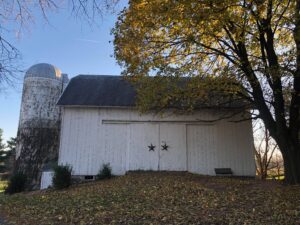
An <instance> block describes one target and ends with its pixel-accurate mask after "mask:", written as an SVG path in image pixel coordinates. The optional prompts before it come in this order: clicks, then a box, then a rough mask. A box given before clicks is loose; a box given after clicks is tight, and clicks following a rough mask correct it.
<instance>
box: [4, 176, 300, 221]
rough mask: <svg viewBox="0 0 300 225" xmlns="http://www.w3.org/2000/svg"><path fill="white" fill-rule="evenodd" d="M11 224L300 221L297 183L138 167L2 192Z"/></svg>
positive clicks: (299, 194) (299, 189)
mask: <svg viewBox="0 0 300 225" xmlns="http://www.w3.org/2000/svg"><path fill="white" fill-rule="evenodd" d="M0 215H2V217H5V219H6V220H7V221H8V222H10V223H11V224H20V225H21V224H32V225H46V224H54V225H55V224H59V225H64V224H80V225H81V224H300V187H299V186H285V185H283V184H282V183H281V182H279V181H265V182H262V181H257V180H245V179H237V178H224V177H207V176H199V175H192V174H189V173H179V172H178V173H176V172H172V173H171V172H170V173H167V172H160V173H158V172H138V173H130V174H128V175H126V176H121V177H115V178H112V179H109V180H103V181H98V182H94V183H88V184H81V185H76V186H72V187H71V188H69V189H68V190H62V191H54V190H50V191H49V190H48V191H37V192H30V193H22V194H16V195H12V196H6V195H0Z"/></svg>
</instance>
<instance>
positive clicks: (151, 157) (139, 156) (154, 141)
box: [128, 123, 160, 170]
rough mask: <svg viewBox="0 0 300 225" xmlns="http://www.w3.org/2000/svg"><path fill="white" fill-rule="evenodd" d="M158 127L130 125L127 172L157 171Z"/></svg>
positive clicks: (143, 124) (148, 124)
mask: <svg viewBox="0 0 300 225" xmlns="http://www.w3.org/2000/svg"><path fill="white" fill-rule="evenodd" d="M159 148H160V146H159V125H158V124H152V123H141V124H140V123H137V124H130V143H129V160H128V162H129V165H128V167H129V168H128V170H158V168H159V165H158V163H159V159H158V158H159Z"/></svg>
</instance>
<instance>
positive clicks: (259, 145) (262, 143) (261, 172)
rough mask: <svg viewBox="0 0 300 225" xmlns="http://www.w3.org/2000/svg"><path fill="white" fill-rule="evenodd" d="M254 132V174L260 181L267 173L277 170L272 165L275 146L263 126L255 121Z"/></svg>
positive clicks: (275, 166)
mask: <svg viewBox="0 0 300 225" xmlns="http://www.w3.org/2000/svg"><path fill="white" fill-rule="evenodd" d="M254 127H255V128H256V130H255V131H254V136H255V137H256V138H255V142H254V150H255V161H256V173H257V175H258V176H259V178H260V179H262V180H265V179H266V178H267V177H268V175H269V172H270V171H271V170H274V169H275V168H277V166H278V165H277V164H274V163H273V162H274V159H275V158H274V157H273V156H274V153H276V150H277V144H276V143H275V142H274V140H273V139H272V138H271V136H270V133H269V131H268V130H267V129H266V128H265V127H264V125H263V124H261V123H260V121H259V120H257V123H256V124H255V125H254Z"/></svg>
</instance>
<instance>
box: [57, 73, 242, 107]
mask: <svg viewBox="0 0 300 225" xmlns="http://www.w3.org/2000/svg"><path fill="white" fill-rule="evenodd" d="M208 95H209V96H210V97H209V98H208V100H206V101H204V102H203V101H200V102H197V103H196V104H197V107H196V108H206V107H209V108H211V107H213V108H215V107H220V108H241V107H242V108H244V107H245V102H243V101H241V100H240V99H231V98H230V99H229V98H228V96H227V97H224V94H222V93H213V92H211V93H208ZM135 103H136V89H135V87H134V86H133V85H131V84H130V82H129V81H127V80H125V79H124V77H122V76H109V75H78V76H76V77H74V78H72V79H71V81H70V82H69V84H68V86H67V87H66V89H65V90H64V92H63V94H62V96H61V97H60V99H59V100H58V103H57V104H58V105H60V106H88V107H134V106H135V105H136V104H135Z"/></svg>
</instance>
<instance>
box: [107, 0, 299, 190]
mask: <svg viewBox="0 0 300 225" xmlns="http://www.w3.org/2000/svg"><path fill="white" fill-rule="evenodd" d="M113 32H114V34H115V41H114V44H115V55H116V58H117V59H118V62H119V63H120V64H121V65H122V66H123V67H124V68H125V70H124V74H126V75H129V76H134V77H135V78H136V79H137V80H139V79H138V78H140V77H144V76H147V75H149V74H155V73H156V74H159V75H160V76H169V77H170V76H172V74H175V76H176V77H177V76H190V77H193V78H197V77H201V78H202V77H205V78H209V79H210V80H213V77H224V78H226V79H230V80H231V81H233V82H217V79H215V81H216V83H217V86H220V85H221V86H222V85H223V86H224V87H221V89H223V90H230V92H231V94H234V95H235V96H238V97H241V98H243V99H244V101H247V102H248V103H249V104H251V105H252V106H253V107H254V108H255V109H256V110H257V111H256V112H258V113H257V115H256V116H257V117H258V118H260V119H262V120H263V122H264V124H265V126H266V128H267V129H268V131H269V133H270V135H271V136H272V137H273V138H274V139H275V140H276V142H277V144H278V146H279V148H280V151H281V153H282V155H283V158H284V166H285V179H286V181H287V182H288V183H291V184H295V183H300V143H299V138H300V134H299V129H300V116H299V115H300V112H299V108H300V0H223V1H213V0H182V1H177V0H164V1H161V0H153V1H147V0H134V1H129V6H128V7H127V8H125V9H124V10H123V11H122V12H121V14H120V16H119V19H118V22H117V23H116V27H115V29H114V30H113ZM202 80H203V79H202ZM200 81H201V79H200ZM160 83H161V82H157V83H156V85H158V86H159V85H160ZM162 83H163V82H162ZM200 83H201V82H198V84H197V85H199V84H200ZM211 83H212V84H213V82H211ZM224 84H225V85H224ZM229 84H233V85H235V87H238V88H228V85H229ZM197 85H196V86H192V88H191V91H190V93H192V94H190V95H191V96H190V97H194V98H197V97H199V95H202V96H203V92H201V91H200V90H199V89H200V88H198V89H197ZM215 86H216V85H215ZM199 87H201V85H200V86H199ZM214 88H215V87H214ZM186 91H188V89H186ZM233 92H234V93H233ZM149 93H150V94H149V96H150V97H152V98H153V90H151V89H150V90H149ZM181 93H182V92H181ZM193 93H196V94H193ZM198 93H200V94H198ZM144 97H145V98H146V95H144ZM164 97H166V96H164ZM165 99H167V100H166V101H164V102H168V98H165ZM177 99H180V98H179V97H178V96H177ZM189 102H193V101H189ZM147 103H148V104H151V101H146V100H144V101H143V102H142V104H144V105H147ZM158 103H161V102H159V101H158Z"/></svg>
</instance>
